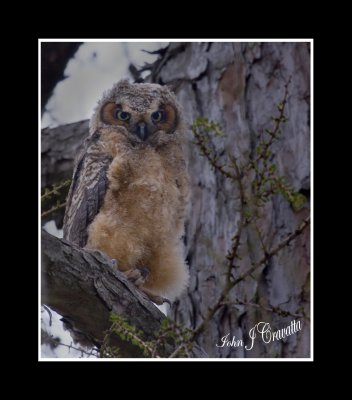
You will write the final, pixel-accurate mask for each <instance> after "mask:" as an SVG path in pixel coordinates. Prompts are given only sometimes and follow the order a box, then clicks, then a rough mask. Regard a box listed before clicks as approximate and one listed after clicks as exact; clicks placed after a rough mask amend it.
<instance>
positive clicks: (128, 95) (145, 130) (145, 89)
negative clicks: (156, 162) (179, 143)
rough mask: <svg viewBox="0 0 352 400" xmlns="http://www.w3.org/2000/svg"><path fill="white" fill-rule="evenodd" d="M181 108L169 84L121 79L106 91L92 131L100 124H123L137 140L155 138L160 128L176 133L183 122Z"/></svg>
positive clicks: (103, 126)
mask: <svg viewBox="0 0 352 400" xmlns="http://www.w3.org/2000/svg"><path fill="white" fill-rule="evenodd" d="M181 118H182V117H181V109H180V106H179V104H178V103H177V100H176V97H175V95H174V94H173V93H172V92H171V91H170V90H169V89H168V87H167V86H161V85H157V84H151V83H130V82H128V80H121V81H119V82H118V83H116V84H115V85H114V86H113V87H112V89H111V90H109V91H107V92H105V93H104V95H103V97H102V99H101V100H100V101H99V103H98V105H97V108H96V109H95V112H94V114H93V117H92V118H91V121H90V133H91V134H93V133H94V132H95V131H96V130H97V129H99V128H106V127H123V128H125V129H121V131H122V132H125V134H126V135H127V136H128V137H129V139H131V140H132V141H137V142H147V143H148V142H152V141H153V140H154V139H155V136H157V135H158V132H162V133H163V136H165V134H166V136H169V135H170V136H169V137H171V135H174V134H175V132H176V131H178V130H180V128H181V126H182V121H181Z"/></svg>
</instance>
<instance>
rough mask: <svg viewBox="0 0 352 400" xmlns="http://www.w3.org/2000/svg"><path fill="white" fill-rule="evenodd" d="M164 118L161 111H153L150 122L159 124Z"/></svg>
mask: <svg viewBox="0 0 352 400" xmlns="http://www.w3.org/2000/svg"><path fill="white" fill-rule="evenodd" d="M163 118H164V113H163V111H155V112H153V114H152V120H153V122H160V121H161V120H162V119H163Z"/></svg>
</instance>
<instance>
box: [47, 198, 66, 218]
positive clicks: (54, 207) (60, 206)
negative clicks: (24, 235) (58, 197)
mask: <svg viewBox="0 0 352 400" xmlns="http://www.w3.org/2000/svg"><path fill="white" fill-rule="evenodd" d="M63 207H66V201H65V202H64V203H61V204H58V205H56V206H53V207H51V208H50V209H49V210H47V211H44V212H42V214H41V217H42V218H44V217H46V216H48V215H49V214H51V213H53V212H55V211H57V210H60V208H63Z"/></svg>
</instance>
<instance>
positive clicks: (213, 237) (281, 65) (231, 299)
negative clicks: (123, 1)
mask: <svg viewBox="0 0 352 400" xmlns="http://www.w3.org/2000/svg"><path fill="white" fill-rule="evenodd" d="M290 76H291V84H290V85H289V88H288V101H287V106H286V112H285V114H286V116H287V117H288V119H289V120H288V122H287V123H286V124H285V125H284V127H283V133H282V136H281V137H280V139H279V140H278V141H277V142H276V143H275V145H274V147H273V149H272V150H273V154H274V161H275V162H276V164H277V166H278V174H279V175H283V176H285V177H286V181H287V182H288V183H289V184H290V185H291V186H292V187H293V189H294V190H295V191H297V192H299V191H300V193H302V194H304V195H305V196H306V197H307V198H308V199H309V190H310V178H309V177H310V120H309V115H310V48H309V44H308V43H187V44H180V43H173V44H171V45H170V46H169V48H168V50H167V51H166V53H165V54H164V55H163V57H162V58H161V59H160V60H158V62H157V63H156V64H155V65H154V67H153V69H152V73H151V76H150V80H151V81H154V82H157V83H162V84H168V85H171V86H172V87H173V88H174V90H175V91H176V94H177V97H178V99H179V100H180V102H181V104H182V105H183V107H184V111H185V115H186V118H187V121H188V123H189V124H192V122H193V121H194V120H195V118H196V117H199V116H202V117H207V118H209V119H210V120H212V121H214V122H217V123H220V124H221V126H222V127H223V129H224V131H225V133H226V136H224V137H213V138H212V143H213V146H214V147H215V148H217V149H218V152H217V153H218V155H220V156H221V157H220V159H219V160H220V162H221V160H223V159H224V157H225V153H229V154H233V155H235V156H236V158H237V160H238V163H239V164H240V165H242V166H243V165H245V164H246V163H247V162H248V158H249V156H250V155H251V154H252V153H253V149H255V147H256V144H257V143H258V140H259V134H260V133H261V131H263V129H265V128H270V126H271V124H272V121H271V116H272V115H275V112H277V108H276V105H277V104H279V103H280V102H281V101H282V100H283V96H284V85H285V83H286V82H287V81H288V80H289V77H290ZM191 139H192V138H191V137H190V141H189V145H188V150H187V152H188V160H189V170H190V174H191V177H192V188H193V194H192V205H191V212H190V217H189V220H188V223H187V229H186V236H187V254H188V256H187V258H188V262H189V267H190V273H191V281H190V286H189V288H188V291H187V293H186V294H185V295H184V296H183V297H182V298H181V299H180V301H179V304H178V305H177V306H176V307H174V308H173V317H174V318H177V320H179V321H183V322H184V323H185V324H186V325H187V326H190V327H192V328H196V327H197V326H198V325H199V324H200V323H201V322H202V321H203V319H204V318H205V316H206V315H207V312H208V309H209V307H211V306H212V305H213V304H214V303H215V302H216V300H217V299H218V297H219V295H220V293H221V290H222V288H223V286H224V284H225V273H226V269H225V265H226V258H225V257H226V253H227V251H228V249H229V248H230V246H231V238H232V237H233V235H234V234H235V233H236V231H237V229H238V221H239V210H240V208H241V204H240V201H239V189H238V185H236V182H231V181H229V180H227V179H226V178H225V177H224V176H223V175H222V174H220V173H219V171H214V170H213V169H212V168H211V166H210V164H209V163H208V161H207V160H206V159H205V158H204V157H202V156H201V155H200V152H199V149H198V147H197V146H195V145H194V144H193V143H192V140H191ZM307 203H308V202H307ZM308 208H309V204H305V206H304V207H303V208H301V209H300V210H299V211H294V210H293V209H292V207H291V206H290V204H289V202H288V201H287V200H286V199H285V198H283V197H282V196H278V195H277V196H273V197H272V199H271V200H270V201H269V202H268V203H266V206H265V208H264V210H263V212H262V217H261V219H260V220H259V221H258V224H259V229H260V230H261V231H262V233H263V236H264V242H265V245H266V246H267V247H268V248H271V247H272V246H275V244H277V243H278V242H280V240H282V238H284V237H285V236H287V235H288V234H289V233H290V232H293V231H294V230H295V229H296V227H297V226H298V225H299V223H300V222H301V221H302V220H303V219H304V218H306V217H307V215H309V210H308ZM309 238H310V235H309V229H306V230H305V231H304V232H303V233H302V234H301V235H300V236H298V237H297V238H296V239H295V240H294V241H293V242H292V243H291V244H290V245H289V246H287V247H285V248H284V249H282V250H281V252H280V253H279V254H278V255H276V256H274V257H271V258H270V259H269V260H268V262H267V263H265V264H264V265H263V266H262V267H261V268H260V269H258V270H257V271H256V272H255V273H254V274H252V275H251V276H249V277H247V278H246V279H245V280H244V281H243V282H241V283H239V284H238V285H236V286H235V287H234V288H233V289H232V290H231V291H230V293H229V296H228V298H227V301H228V302H227V305H224V306H223V307H221V308H220V309H219V311H218V312H217V313H216V314H215V316H214V318H213V319H212V320H211V321H210V323H209V325H208V327H207V329H206V330H205V331H204V332H203V334H202V335H200V336H199V337H198V343H199V344H200V345H201V346H202V347H203V348H204V349H205V351H206V352H207V353H208V354H209V356H210V357H309V356H310V323H309V312H310V266H309V260H310V256H309V254H310V245H309ZM261 253H262V249H261V244H260V241H259V240H258V237H257V236H256V234H255V232H254V230H253V227H251V226H250V225H249V226H247V227H245V229H244V230H243V233H242V236H241V242H240V246H239V255H240V256H241V260H240V261H239V262H238V268H237V269H236V270H235V274H234V276H235V278H236V276H237V275H238V274H240V273H242V272H244V271H246V270H247V269H248V268H250V266H251V265H252V263H253V262H255V261H257V260H258V257H259V256H260V254H261ZM233 303H236V304H233ZM298 316H303V318H298ZM294 319H296V320H300V321H301V323H302V330H301V331H299V332H297V333H296V334H294V335H291V336H289V337H288V338H287V340H285V341H275V342H272V343H269V344H265V343H263V341H261V340H257V341H256V342H255V345H254V347H253V349H252V350H250V351H247V350H246V349H245V347H244V346H238V347H231V346H224V347H217V346H216V344H222V342H221V340H220V339H221V338H222V337H223V336H225V335H227V334H228V333H229V338H232V336H236V340H237V339H242V340H243V341H244V344H247V345H248V346H249V347H250V341H249V336H248V334H249V330H250V328H252V327H254V326H255V324H257V323H259V322H260V321H264V322H268V323H270V326H271V328H272V330H273V331H276V330H278V329H281V328H285V327H287V326H288V325H290V322H291V321H292V320H294Z"/></svg>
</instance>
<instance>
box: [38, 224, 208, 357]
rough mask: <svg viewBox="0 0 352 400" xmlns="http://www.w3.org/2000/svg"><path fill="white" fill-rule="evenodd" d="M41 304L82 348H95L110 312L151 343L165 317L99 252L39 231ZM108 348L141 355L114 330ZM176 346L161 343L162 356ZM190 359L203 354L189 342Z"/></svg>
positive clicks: (133, 355)
mask: <svg viewBox="0 0 352 400" xmlns="http://www.w3.org/2000/svg"><path fill="white" fill-rule="evenodd" d="M41 244H42V268H41V275H42V298H41V300H42V303H44V304H46V305H48V306H49V307H50V308H52V309H53V310H55V311H56V312H58V313H59V314H60V315H62V316H63V319H64V322H65V323H66V324H67V325H68V327H69V328H70V331H71V335H72V336H73V338H74V339H75V341H78V342H79V343H81V344H82V345H83V346H87V347H93V346H96V347H98V348H100V346H101V345H102V343H103V342H104V339H106V336H105V333H106V332H107V331H109V329H110V328H111V325H112V323H111V320H110V313H113V314H117V315H119V316H121V317H123V318H125V319H126V321H127V322H128V324H130V325H132V326H134V327H135V328H137V329H138V330H140V331H142V332H143V335H144V338H145V340H146V341H155V340H156V339H157V338H156V336H155V335H156V334H157V333H158V331H159V329H160V324H161V322H162V321H163V320H165V319H166V317H165V315H164V314H163V313H162V312H161V311H160V310H159V309H158V308H157V307H156V306H155V305H154V304H153V303H152V302H151V301H150V300H149V299H148V298H147V297H146V296H145V295H144V294H143V293H142V292H141V291H140V290H138V289H137V288H136V286H135V285H133V284H132V283H131V282H129V281H128V280H127V278H126V276H125V275H124V274H123V273H122V272H120V271H118V270H117V268H116V267H115V266H114V265H113V263H112V261H111V260H110V259H108V258H107V257H106V256H104V255H103V254H102V253H100V252H95V251H88V250H85V249H81V248H79V247H78V246H76V245H74V244H72V243H70V242H68V241H66V240H63V239H58V238H56V237H54V236H52V235H50V234H49V233H47V232H46V231H44V230H42V242H41ZM109 345H110V346H114V347H118V348H119V354H120V355H121V357H144V355H143V352H142V350H141V349H140V348H138V347H137V346H135V345H133V344H131V343H130V341H128V339H126V340H122V339H121V337H118V336H117V335H115V334H110V342H109ZM175 347H176V346H173V345H171V344H170V345H168V344H167V345H166V346H165V350H166V352H165V356H167V355H168V354H171V353H172V352H173V351H174V350H175ZM190 356H192V357H198V358H202V357H207V354H206V353H205V352H204V350H202V349H201V348H200V347H199V346H193V348H192V350H191V351H190Z"/></svg>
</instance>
